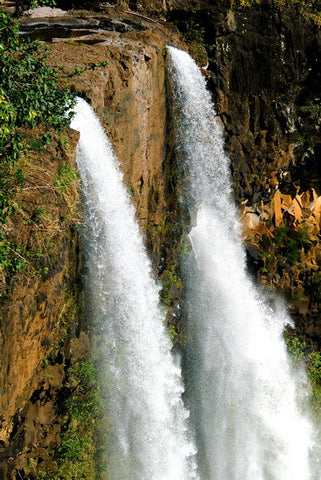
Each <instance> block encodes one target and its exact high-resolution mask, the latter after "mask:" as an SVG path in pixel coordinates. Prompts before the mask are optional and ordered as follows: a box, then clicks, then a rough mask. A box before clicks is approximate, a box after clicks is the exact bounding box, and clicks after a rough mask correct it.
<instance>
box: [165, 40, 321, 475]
mask: <svg viewBox="0 0 321 480" xmlns="http://www.w3.org/2000/svg"><path fill="white" fill-rule="evenodd" d="M169 53H170V55H169V57H170V58H169V68H170V73H171V81H172V88H173V95H174V104H175V107H174V116H176V121H177V122H178V125H177V143H178V147H177V148H178V154H179V156H180V159H181V162H182V171H185V173H184V175H185V188H186V197H185V202H186V203H187V204H188V208H189V212H190V216H191V219H192V228H191V231H190V234H189V238H190V241H191V245H192V254H191V255H190V258H189V259H188V260H187V261H186V264H185V281H186V283H187V284H188V285H187V287H186V310H187V316H188V341H189V348H188V356H189V359H188V360H187V364H188V367H187V368H188V369H189V371H188V372H187V375H188V374H189V375H190V378H191V380H190V386H189V390H190V391H189V397H190V406H191V409H192V412H193V420H194V423H195V429H196V431H197V441H198V449H199V463H200V472H201V478H202V479H206V480H308V479H310V478H311V473H310V468H309V450H310V447H311V435H312V428H311V425H310V422H309V420H308V418H307V417H305V415H304V414H303V413H302V411H301V410H302V405H300V406H299V405H298V398H297V396H298V394H297V387H296V382H295V379H294V378H293V372H292V371H291V368H290V365H289V360H288V357H287V352H286V347H285V345H284V342H283V338H282V332H283V329H284V326H285V324H286V323H289V322H290V320H289V318H287V315H286V314H285V313H284V311H282V309H281V308H280V309H279V311H278V312H276V311H272V309H271V307H269V306H268V305H267V304H266V302H265V303H264V300H263V299H262V293H261V292H259V291H258V290H257V289H256V287H255V286H254V285H253V284H252V282H251V280H250V279H249V277H248V275H247V273H246V266H245V254H244V250H243V248H242V246H241V241H240V232H239V225H238V216H237V212H236V208H235V206H234V204H233V201H232V200H231V182H230V174H229V162H228V158H227V157H226V155H225V154H224V150H223V138H222V132H221V128H220V126H219V124H218V123H217V121H216V119H215V117H214V108H213V105H212V102H211V98H210V95H209V93H208V92H207V90H206V88H205V80H204V79H203V77H202V75H201V73H200V71H199V69H198V67H197V66H196V64H195V63H194V61H193V60H192V59H191V58H190V57H189V55H188V54H186V53H185V52H182V51H180V50H177V49H175V48H169ZM186 184H187V186H186ZM301 400H302V399H301ZM317 478H319V477H317Z"/></svg>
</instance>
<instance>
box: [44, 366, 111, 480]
mask: <svg viewBox="0 0 321 480" xmlns="http://www.w3.org/2000/svg"><path fill="white" fill-rule="evenodd" d="M67 375H68V383H69V388H68V389H67V390H66V393H65V398H64V400H63V405H62V409H63V412H62V414H63V417H64V426H63V433H62V440H61V444H60V446H59V447H58V449H57V452H56V455H55V461H56V463H57V471H56V472H55V473H51V474H50V475H49V473H48V474H47V475H46V474H44V473H43V476H42V478H48V479H49V478H50V479H51V480H54V479H55V480H58V479H59V480H69V479H77V480H78V479H88V478H91V479H94V478H98V473H97V467H96V462H97V461H98V460H100V461H101V455H102V452H101V451H100V447H99V444H98V442H97V431H98V430H99V424H100V423H101V422H102V418H103V404H102V394H101V391H100V388H101V386H100V383H99V376H98V372H97V367H96V366H95V364H94V362H93V359H92V358H90V357H86V358H82V359H80V360H78V361H77V362H75V363H74V364H72V365H71V366H70V367H69V368H68V371H67Z"/></svg>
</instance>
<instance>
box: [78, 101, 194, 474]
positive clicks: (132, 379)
mask: <svg viewBox="0 0 321 480" xmlns="http://www.w3.org/2000/svg"><path fill="white" fill-rule="evenodd" d="M72 128H74V129H76V130H78V131H79V132H80V141H79V144H78V150H77V164H78V168H79V171H80V174H81V179H82V187H83V192H84V208H85V223H86V226H85V227H84V232H83V242H84V245H85V252H86V268H87V274H86V284H87V297H86V302H87V305H88V312H89V315H90V318H89V321H91V322H92V323H93V324H95V325H96V331H97V333H99V335H100V337H101V343H102V349H103V352H104V360H103V362H104V369H105V372H106V373H105V380H106V384H107V389H108V401H107V405H106V408H108V412H109V420H110V434H109V442H108V443H109V447H108V450H109V452H108V457H109V464H110V478H111V479H112V480H192V479H194V478H196V473H195V464H194V460H193V456H194V454H195V449H194V447H193V444H192V442H191V441H190V439H189V438H188V433H187V428H186V420H187V416H188V415H187V412H186V410H185V408H184V406H183V403H182V400H181V395H182V392H183V386H182V381H181V377H180V369H179V367H178V366H177V365H176V364H175V362H174V359H173V357H172V355H171V344H170V341H169V339H168V337H167V332H166V329H165V327H164V322H163V315H162V313H161V311H160V309H159V306H158V288H157V287H156V285H155V282H154V281H153V279H152V275H151V265H150V262H149V260H148V257H147V255H146V252H145V250H144V248H143V243H142V239H141V235H140V233H139V228H138V224H137V222H136V220H135V211H134V208H133V206H132V205H131V203H130V201H129V198H128V195H127V193H126V189H125V187H124V186H123V183H122V175H121V173H120V170H119V168H118V165H117V161H116V159H115V157H114V155H113V153H112V149H111V146H110V144H109V141H108V139H107V137H106V135H105V133H104V131H103V129H102V128H101V126H100V124H99V121H98V119H97V118H96V117H95V115H94V114H93V112H92V110H91V108H90V107H89V105H88V104H87V103H86V102H85V101H84V100H81V99H79V100H78V102H77V106H76V116H75V118H74V120H73V121H72ZM108 478H109V477H108Z"/></svg>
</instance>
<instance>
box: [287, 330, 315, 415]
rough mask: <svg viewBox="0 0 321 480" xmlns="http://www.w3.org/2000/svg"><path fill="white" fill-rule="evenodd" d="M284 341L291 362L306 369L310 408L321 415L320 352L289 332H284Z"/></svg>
mask: <svg viewBox="0 0 321 480" xmlns="http://www.w3.org/2000/svg"><path fill="white" fill-rule="evenodd" d="M285 341H286V344H287V347H288V351H289V353H290V354H291V358H292V360H293V364H294V365H295V366H298V365H300V364H303V365H304V366H305V367H306V369H307V372H308V376H309V379H310V382H311V387H312V397H311V404H312V408H313V411H314V413H315V415H316V416H318V417H321V352H319V351H316V350H312V349H311V347H310V346H309V345H308V344H307V342H306V341H304V340H301V339H300V338H299V337H296V336H293V335H289V333H286V334H285Z"/></svg>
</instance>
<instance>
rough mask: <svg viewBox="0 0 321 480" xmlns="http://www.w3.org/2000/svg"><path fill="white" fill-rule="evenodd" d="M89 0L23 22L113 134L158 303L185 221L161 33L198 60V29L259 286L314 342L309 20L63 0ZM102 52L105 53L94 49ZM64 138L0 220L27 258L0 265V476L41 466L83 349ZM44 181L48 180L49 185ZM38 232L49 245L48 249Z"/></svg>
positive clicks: (315, 220) (315, 169)
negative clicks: (279, 293) (155, 276)
mask: <svg viewBox="0 0 321 480" xmlns="http://www.w3.org/2000/svg"><path fill="white" fill-rule="evenodd" d="M226 3H227V4H228V3H229V2H226ZM88 4H90V7H92V8H94V7H95V9H96V12H95V13H93V12H85V11H73V12H70V13H68V14H67V13H66V14H64V15H62V14H61V12H60V15H59V16H54V17H52V16H51V17H46V18H27V17H26V18H25V19H23V21H22V26H23V30H25V31H29V32H30V33H31V35H32V36H34V37H39V38H41V39H43V40H46V41H50V54H49V57H48V62H49V63H50V64H51V65H52V66H55V67H57V68H58V67H59V68H60V71H61V78H62V82H68V83H69V84H70V85H71V86H72V88H74V89H75V90H76V91H77V92H79V93H80V94H81V95H83V96H84V97H85V98H86V99H87V100H88V101H89V102H90V103H91V104H92V106H93V108H94V110H95V111H96V113H97V114H98V115H99V117H100V119H101V121H102V124H103V126H104V128H105V129H106V132H107V133H108V135H109V137H110V138H111V141H112V143H113V146H114V149H115V152H116V154H117V157H118V159H119V161H120V165H121V169H122V171H123V172H124V181H125V183H126V185H127V187H128V191H129V193H130V194H131V196H132V199H133V202H134V203H135V206H136V209H137V218H138V221H139V224H140V226H141V230H142V232H143V234H144V235H145V238H146V243H147V245H148V248H149V250H150V253H151V255H152V260H153V263H154V265H155V267H157V271H158V273H159V275H160V277H162V278H163V286H164V289H163V296H162V298H163V301H164V303H165V304H167V306H168V307H170V310H171V309H172V310H173V309H174V308H175V302H176V301H177V299H178V298H179V295H180V293H181V288H182V286H181V284H180V281H179V265H178V260H177V258H178V251H179V249H180V248H181V246H180V244H179V242H180V238H181V235H182V231H183V230H184V227H183V224H184V221H183V219H182V212H181V211H180V207H179V206H178V201H177V196H178V192H177V188H176V187H177V185H176V183H177V178H176V164H175V155H174V149H173V138H172V132H171V130H172V129H171V118H170V112H169V110H168V106H167V105H166V96H167V92H166V74H165V61H166V59H165V47H166V44H168V43H170V44H172V45H177V46H183V48H186V49H187V48H189V49H190V51H191V52H193V53H194V54H195V56H196V57H197V59H198V60H199V61H200V63H202V62H204V58H205V57H206V55H205V56H204V51H205V50H204V45H205V47H206V48H207V51H208V55H209V70H208V71H207V72H206V73H204V74H205V75H206V77H207V79H208V85H209V87H210V88H211V89H212V91H213V96H214V98H215V101H216V105H217V113H218V115H219V118H220V120H221V122H222V124H223V127H224V129H225V134H226V149H227V151H228V153H229V154H230V156H231V161H232V176H233V181H234V187H235V194H236V199H237V201H238V203H239V204H240V210H242V211H241V215H242V216H243V223H244V237H245V242H246V245H247V249H248V254H249V263H250V265H251V268H252V271H253V274H254V275H255V276H256V277H257V278H258V279H259V280H260V281H262V282H263V283H264V284H265V286H266V287H267V288H280V287H281V288H282V289H283V291H284V293H285V294H286V295H287V297H288V298H289V299H290V300H291V301H292V307H291V308H292V313H293V315H294V318H295V321H296V325H297V329H298V331H299V333H300V334H302V335H303V336H305V337H306V338H308V339H309V340H310V341H311V343H313V344H314V345H320V338H321V324H320V318H321V315H320V309H321V301H320V294H319V293H318V288H319V286H320V284H321V280H320V279H321V272H320V266H321V257H320V253H319V252H320V248H319V247H320V195H321V176H320V166H319V162H318V158H319V155H320V135H319V128H320V124H321V118H320V115H321V112H320V103H318V102H320V99H319V85H320V80H321V78H320V77H321V72H320V58H321V56H320V53H321V52H320V49H321V35H320V28H319V27H317V26H316V25H315V24H314V23H312V22H311V21H309V20H308V19H307V18H305V17H303V16H302V15H299V14H298V12H297V11H296V10H295V9H294V8H288V9H280V8H276V7H274V6H268V4H266V3H265V4H263V6H255V7H253V8H252V9H251V10H239V11H237V10H235V11H232V10H228V8H227V7H228V5H226V4H225V2H207V1H201V0H195V1H193V2H186V1H183V0H155V1H153V2H148V1H145V0H141V1H140V2H138V1H119V0H117V1H116V0H115V1H112V2H109V3H108V5H106V4H105V3H100V2H85V1H76V0H74V1H70V2H66V1H61V2H60V3H59V6H60V7H61V8H62V9H66V8H69V7H74V8H76V7H77V8H84V7H88ZM93 4H94V5H93ZM149 15H153V17H152V18H148V16H149ZM179 31H181V32H182V33H183V34H185V39H186V38H188V40H189V45H186V44H184V43H182V37H180V35H179ZM205 59H206V58H205ZM206 60H207V59H206ZM106 61H107V62H108V66H104V65H102V62H106ZM205 63H206V62H205ZM75 69H76V70H75ZM76 141H77V134H76V132H69V133H68V136H66V138H63V139H62V138H60V139H59V138H56V140H55V141H54V143H53V144H52V146H51V147H50V148H49V147H48V149H47V151H46V154H45V155H42V154H41V155H40V156H39V157H38V158H37V159H36V158H35V160H34V162H35V165H36V166H37V167H38V169H34V168H31V169H30V172H31V173H30V179H29V183H28V184H26V188H29V187H30V188H29V189H26V190H25V191H23V192H22V193H20V195H21V198H20V197H19V198H17V202H19V203H21V204H22V205H23V206H24V209H21V211H20V213H19V214H17V216H16V219H15V224H9V225H8V227H6V228H8V229H9V230H10V235H11V239H12V241H13V242H15V241H16V242H18V239H19V238H22V239H23V242H24V243H25V247H27V246H28V245H30V244H31V245H33V244H34V247H33V246H31V247H28V248H29V249H30V251H31V252H33V255H34V257H32V262H31V263H32V265H36V272H34V271H33V270H32V271H31V270H30V271H29V270H27V272H28V274H27V275H26V274H25V273H23V272H20V273H19V272H18V273H16V274H15V277H14V278H13V281H11V283H10V281H9V279H8V278H6V275H5V273H4V272H0V280H1V281H2V283H1V284H0V288H1V293H2V294H5V298H4V301H3V305H2V307H1V314H2V320H1V329H0V344H1V353H0V378H1V397H0V404H1V408H0V411H1V412H3V415H2V416H1V423H0V427H1V430H0V461H1V465H2V467H1V469H2V470H0V478H4V479H16V478H21V479H32V478H36V475H37V472H38V471H39V470H41V469H43V470H46V468H47V469H48V471H50V468H51V462H52V457H53V455H54V451H55V449H57V446H58V445H59V441H60V435H61V419H60V418H59V399H60V396H61V392H62V391H64V389H66V385H67V383H68V382H67V380H66V365H67V364H68V363H70V362H71V361H72V358H73V356H77V355H78V354H79V353H77V352H79V351H85V350H86V343H87V336H86V333H85V332H84V330H86V327H85V326H84V325H83V324H82V322H81V321H80V320H79V315H78V314H77V312H75V305H76V304H78V303H79V302H78V297H77V296H78V295H79V290H80V289H81V282H80V279H79V269H80V267H79V252H78V243H77V235H76V234H75V232H74V220H73V221H71V220H70V221H67V223H64V222H66V218H68V215H66V211H67V210H68V209H69V208H70V203H68V202H70V197H69V200H68V198H67V197H65V198H64V197H61V195H60V194H58V193H57V191H56V190H55V189H54V188H53V187H54V182H55V179H56V178H57V175H59V172H60V169H61V167H62V165H63V164H64V162H67V164H68V165H69V164H70V165H72V164H73V161H74V156H75V145H76ZM67 145H68V148H66V146H67ZM32 172H33V173H32ZM32 175H34V176H32ZM43 186H47V187H48V186H49V188H47V187H46V190H45V191H46V195H45V196H44V192H43V190H41V188H40V187H43ZM38 187H39V188H38ZM106 187H108V186H106ZM47 191H48V195H47ZM72 203H74V202H72ZM24 211H27V212H28V214H27V217H26V216H24V215H25V214H24V213H23V212H24ZM44 212H45V214H44ZM46 215H47V216H48V215H49V216H50V218H51V220H52V221H51V223H50V225H51V228H52V229H53V230H52V231H51V233H50V235H51V237H50V238H49V239H47V240H46V243H45V246H46V248H47V249H48V263H47V264H44V265H38V266H37V264H36V263H35V262H36V256H37V253H36V252H37V249H38V248H40V247H41V248H43V245H42V243H43V242H44V239H43V235H44V234H46V228H48V225H47V223H46V218H47V217H46ZM71 230H72V232H73V233H72V234H71V236H70V237H69V238H67V237H66V235H65V232H66V231H71ZM48 232H49V230H48ZM41 235H42V236H41ZM41 242H42V243H41ZM50 244H55V245H59V246H60V245H61V248H60V249H59V252H58V251H57V250H56V249H55V248H54V247H53V246H50ZM28 268H29V269H31V266H30V267H28ZM66 293H67V295H66ZM66 298H67V299H68V302H67V303H66ZM176 318H177V317H176ZM176 321H177V320H176ZM172 327H173V329H174V330H172V333H173V331H174V333H175V335H176V336H177V335H178V337H179V334H180V329H181V325H180V324H179V323H175V322H174V323H173V322H172ZM72 332H73V334H72ZM72 338H73V340H71V339H72ZM176 338H177V337H176ZM40 465H42V466H41V467H40ZM48 478H49V477H48Z"/></svg>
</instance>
